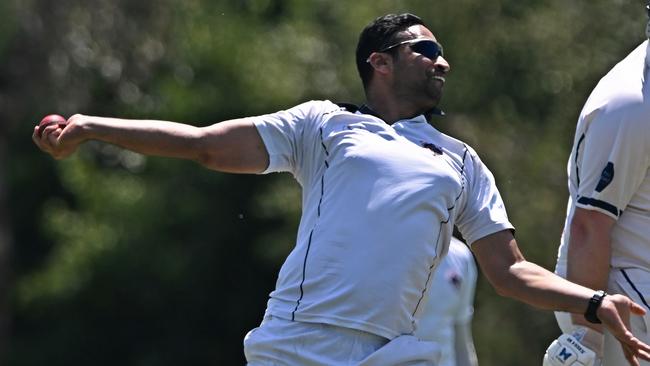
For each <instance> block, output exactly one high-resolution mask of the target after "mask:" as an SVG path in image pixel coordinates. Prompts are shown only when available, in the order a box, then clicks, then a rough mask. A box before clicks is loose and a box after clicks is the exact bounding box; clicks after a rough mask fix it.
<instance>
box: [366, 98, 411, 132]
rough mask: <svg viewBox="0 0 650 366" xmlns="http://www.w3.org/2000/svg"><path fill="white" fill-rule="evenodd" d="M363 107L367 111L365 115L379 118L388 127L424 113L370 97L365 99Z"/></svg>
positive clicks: (405, 105) (400, 104)
mask: <svg viewBox="0 0 650 366" xmlns="http://www.w3.org/2000/svg"><path fill="white" fill-rule="evenodd" d="M365 107H366V108H367V109H369V111H367V112H366V113H368V114H372V115H375V116H377V117H379V118H381V119H382V120H384V122H386V123H388V124H389V125H392V124H393V123H395V122H397V121H400V120H403V119H408V118H413V117H416V116H418V115H420V114H422V113H424V111H421V110H418V108H416V107H415V106H413V105H408V104H402V103H396V102H394V101H392V100H378V99H377V98H370V97H369V98H367V102H366V104H365Z"/></svg>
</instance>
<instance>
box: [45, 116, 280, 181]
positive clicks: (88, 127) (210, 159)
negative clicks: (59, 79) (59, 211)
mask: <svg viewBox="0 0 650 366" xmlns="http://www.w3.org/2000/svg"><path fill="white" fill-rule="evenodd" d="M40 132H41V133H39V131H38V127H35V128H34V133H33V134H32V140H33V141H34V143H35V144H36V145H37V146H38V147H39V148H40V149H41V150H43V151H45V152H47V153H49V154H50V155H52V156H53V157H54V158H56V159H63V158H65V157H67V156H69V155H71V154H73V153H74V152H75V151H76V150H77V149H78V147H79V146H80V145H81V144H83V143H84V142H86V141H90V140H96V141H102V142H106V143H109V144H113V145H117V146H120V147H122V148H125V149H128V150H131V151H134V152H137V153H140V154H144V155H153V156H164V157H172V158H181V159H188V160H194V161H197V162H199V163H200V164H202V165H204V166H205V167H207V168H210V169H213V170H218V171H223V172H231V173H260V172H262V171H263V170H264V169H266V167H267V166H268V163H269V156H268V153H267V151H266V148H265V147H264V143H263V141H262V138H261V137H260V135H259V133H258V132H257V129H256V128H255V126H254V125H253V122H252V121H251V120H249V119H236V120H230V121H225V122H220V123H216V124H213V125H211V126H207V127H195V126H191V125H187V124H182V123H175V122H167V121H154V120H127V119H119V118H106V117H93V116H85V115H80V114H77V115H74V116H72V117H70V119H68V123H67V125H66V126H65V128H61V127H59V126H57V125H52V126H49V127H47V128H45V129H44V131H40ZM39 135H40V136H39Z"/></svg>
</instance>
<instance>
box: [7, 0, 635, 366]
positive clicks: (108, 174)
mask: <svg viewBox="0 0 650 366" xmlns="http://www.w3.org/2000/svg"><path fill="white" fill-rule="evenodd" d="M642 5H643V4H642V2H641V1H632V2H628V1H620V0H616V1H614V0H594V1H588V2H586V1H581V2H578V1H566V0H564V1H561V0H547V1H534V0H529V1H522V0H500V1H499V0H495V1H482V2H479V1H469V0H444V1H443V0H440V1H430V0H428V1H424V0H401V1H400V0H373V1H366V0H362V1H351V2H343V1H339V2H335V1H331V0H329V1H328V0H307V1H303V0H300V1H299V0H238V1H226V0H186V1H172V0H158V1H155V2H153V1H152V2H134V1H127V0H119V1H114V0H95V1H91V2H88V1H82V0H61V1H47V0H33V1H18V0H14V1H9V0H7V1H5V2H0V70H2V72H1V73H0V121H2V122H1V124H0V141H2V142H3V146H1V147H2V150H3V151H8V154H4V155H3V154H0V159H2V158H3V156H6V157H5V159H4V161H0V169H1V168H4V170H3V171H0V180H1V181H0V183H4V185H3V184H0V187H3V186H5V187H6V189H7V190H8V194H6V196H7V197H8V199H7V201H8V202H7V204H6V205H7V207H5V209H6V210H5V211H7V212H9V213H10V217H9V219H8V220H7V221H8V224H10V228H11V234H12V235H5V236H2V237H0V240H5V243H4V244H8V243H9V240H10V238H13V241H12V243H13V248H12V251H11V252H9V253H10V255H11V266H10V268H11V270H12V271H13V275H12V276H7V278H9V279H11V280H12V282H11V288H10V291H9V293H8V295H9V299H10V301H9V304H10V309H11V311H10V313H9V314H8V315H9V316H10V317H11V319H12V325H11V328H10V333H11V337H10V341H9V343H8V345H5V346H8V347H9V349H10V353H9V355H5V358H6V360H2V361H0V363H2V364H8V365H12V366H31V365H43V364H48V365H59V364H60V365H82V364H83V365H86V364H92V365H116V364H119V365H179V364H182V365H207V364H241V363H243V353H242V348H243V347H242V339H243V336H244V335H245V333H246V332H247V331H248V330H249V329H251V328H253V327H255V326H256V325H257V324H258V323H259V321H260V320H261V316H262V314H263V310H264V307H265V302H266V299H267V295H268V293H269V292H270V291H271V290H272V288H273V286H274V282H275V278H276V273H277V270H278V269H279V266H280V265H281V263H282V261H283V259H284V257H285V256H286V254H287V253H288V251H289V250H291V248H292V246H293V241H294V240H295V230H296V228H297V220H298V218H299V213H300V192H299V187H298V185H297V184H296V183H295V182H294V181H293V180H292V179H291V177H290V176H285V175H271V176H264V177H261V176H238V175H225V174H218V173H214V172H210V171H207V170H205V169H202V168H200V167H198V166H197V165H196V164H194V163H190V162H182V161H175V160H169V159H160V158H147V157H143V156H140V155H138V154H134V153H130V152H127V151H123V150H121V149H118V148H115V147H112V146H107V145H101V144H95V143H90V144H88V145H86V146H84V147H83V148H82V149H81V151H80V152H79V153H78V154H76V155H75V156H74V157H72V158H70V159H67V160H64V161H60V162H55V161H53V160H52V159H50V158H48V157H47V156H45V155H44V154H42V153H40V152H39V151H37V149H36V148H35V147H34V146H33V145H32V144H31V143H30V141H29V135H30V134H31V130H32V128H33V125H34V124H35V123H36V122H37V121H38V120H39V119H40V117H42V116H43V115H45V114H48V113H60V114H64V115H66V116H69V115H71V114H73V113H85V114H99V115H112V116H121V117H132V118H158V119H166V120H175V121H179V122H185V123H190V124H194V125H197V126H203V125H208V124H211V123H214V122H217V121H221V120H224V119H229V118H234V117H240V116H247V115H255V114H262V113H267V112H272V111H275V110H279V109H282V108H286V107H289V106H292V105H294V104H297V103H299V102H302V101H305V100H308V99H316V98H328V99H332V100H335V101H350V102H356V103H360V102H362V101H363V93H362V89H361V86H360V82H359V81H358V77H357V75H356V70H355V66H354V49H355V46H356V40H357V36H358V33H359V32H360V30H361V28H362V27H363V26H364V25H365V24H366V23H368V22H369V21H370V20H371V19H373V18H374V17H376V16H378V15H381V14H384V13H387V12H404V11H410V12H414V13H416V14H419V15H420V16H422V17H423V18H424V19H425V20H426V21H427V22H428V23H429V25H430V28H431V29H432V30H433V31H434V33H435V34H436V36H437V37H438V38H439V40H440V41H441V42H442V43H443V44H444V45H445V52H446V54H445V56H446V58H447V59H448V60H449V61H450V63H451V65H452V73H451V75H450V76H449V78H448V82H447V86H446V90H445V96H444V100H443V108H444V109H445V110H446V111H447V112H448V116H447V117H445V118H443V119H440V120H438V121H436V122H435V124H436V126H437V127H438V128H439V129H441V130H443V131H445V132H448V133H450V134H452V135H454V136H457V137H459V138H461V139H462V140H465V141H467V142H468V143H469V144H470V145H472V146H473V147H474V148H475V149H476V150H477V151H478V152H479V154H480V155H481V156H482V158H483V159H484V160H485V161H486V162H487V163H488V166H490V168H491V169H492V171H493V172H494V173H495V176H496V177H497V183H498V185H499V187H500V190H501V192H502V194H503V196H504V199H505V201H506V204H507V206H508V208H509V214H510V217H511V219H512V221H513V222H514V223H515V225H516V226H517V229H518V232H517V236H518V240H519V242H520V245H521V247H522V249H523V251H524V254H525V255H526V256H527V257H528V258H529V259H532V260H533V261H536V262H538V263H540V264H542V265H544V266H545V267H547V268H550V269H552V267H553V265H554V261H555V252H556V248H557V244H558V243H559V237H560V233H561V228H562V224H563V219H564V211H565V205H566V198H567V193H566V173H565V170H566V169H565V164H566V159H567V157H568V154H569V149H570V146H571V141H572V134H573V129H574V127H575V120H576V117H577V115H578V113H579V110H580V108H581V106H582V103H583V102H584V100H585V99H586V97H587V95H588V93H589V91H590V89H591V88H592V87H593V86H594V85H595V83H596V81H597V80H598V78H599V77H600V76H601V75H602V74H604V73H605V72H606V71H607V70H608V69H609V68H610V67H611V66H612V65H613V64H614V63H615V62H616V61H618V60H619V59H620V58H621V57H622V56H624V55H625V54H626V53H627V52H628V51H630V50H631V49H632V48H633V47H634V46H636V45H637V44H638V43H639V42H640V41H641V40H642V39H643V29H644V26H645V15H644V13H643V8H642ZM0 197H2V192H1V190H0ZM2 202H3V201H2V200H0V204H2ZM0 211H2V210H0ZM1 217H2V216H1V215H0V218H1ZM5 224H7V223H5ZM2 227H3V226H2V225H0V228H2ZM0 247H2V246H0ZM2 255H5V257H4V259H6V255H9V254H6V252H3V253H0V263H5V262H3V257H2ZM7 270H8V269H7V268H5V271H7ZM3 273H4V272H3ZM369 275H372V274H369ZM5 280H6V279H5ZM0 302H2V298H0ZM476 302H477V304H476V314H475V324H474V332H475V338H476V339H475V340H476V345H477V349H478V354H479V359H480V361H481V364H483V365H506V366H507V365H513V366H514V365H532V364H539V361H540V360H541V357H542V354H543V351H544V349H545V348H546V346H547V345H548V343H549V342H550V340H552V339H553V338H554V337H555V336H556V335H557V334H558V330H557V327H556V325H555V323H554V319H553V315H552V313H550V312H541V311H538V310H534V309H532V308H530V307H528V306H527V305H523V304H520V303H517V302H514V301H512V300H508V299H504V298H500V297H498V296H497V295H496V294H495V293H494V291H493V290H492V288H491V287H490V286H489V284H487V281H485V280H484V279H483V278H481V279H479V286H478V293H477V300H476ZM1 309H3V307H2V306H0V311H1ZM5 315H7V314H5ZM0 323H1V322H0ZM0 326H2V324H0ZM1 333H2V329H0V334H1ZM495 333H496V336H495ZM0 338H1V337H0ZM0 342H2V339H0ZM5 343H6V341H5ZM0 346H1V345H0ZM1 349H2V347H0V350H1ZM0 356H2V355H0ZM5 361H6V362H5Z"/></svg>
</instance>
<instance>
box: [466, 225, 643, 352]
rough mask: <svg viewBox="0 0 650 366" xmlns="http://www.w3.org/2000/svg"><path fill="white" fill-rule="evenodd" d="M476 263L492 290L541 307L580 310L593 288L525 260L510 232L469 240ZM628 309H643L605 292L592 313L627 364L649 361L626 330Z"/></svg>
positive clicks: (584, 305)
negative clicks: (639, 360) (609, 334)
mask: <svg viewBox="0 0 650 366" xmlns="http://www.w3.org/2000/svg"><path fill="white" fill-rule="evenodd" d="M472 250H473V251H474V254H475V256H476V258H477V260H478V262H479V265H480V267H481V269H482V271H483V273H484V274H485V276H486V277H487V279H488V281H490V283H491V284H492V286H494V288H495V289H496V291H497V292H498V293H499V294H500V295H502V296H507V297H512V298H515V299H518V300H520V301H522V302H525V303H527V304H530V305H533V306H536V307H538V308H542V309H548V310H559V311H566V312H570V313H575V314H583V313H584V312H585V310H586V309H587V306H588V304H589V299H590V298H591V297H592V295H593V294H594V290H592V289H589V288H587V287H584V286H580V285H577V284H574V283H572V282H569V281H567V280H565V279H563V278H561V277H559V276H557V275H555V274H554V273H552V272H550V271H548V270H546V269H544V268H542V267H540V266H538V265H536V264H534V263H532V262H528V261H526V259H525V258H524V256H523V255H522V254H521V252H520V251H519V248H518V247H517V242H516V241H515V239H514V237H513V235H512V232H510V231H509V230H504V231H500V232H497V233H494V234H491V235H488V236H486V237H484V238H481V239H479V240H477V241H476V242H474V243H472ZM630 313H634V314H638V315H642V314H645V311H644V309H643V308H642V307H641V306H639V305H638V304H635V303H634V302H632V301H631V300H630V299H629V298H627V297H625V296H622V295H609V296H605V297H604V299H603V301H602V303H601V305H600V307H599V308H598V310H597V312H596V315H597V317H598V318H599V319H600V320H601V321H602V323H603V325H604V326H605V327H607V328H608V329H609V331H610V332H611V333H612V335H614V336H615V337H616V338H617V339H618V340H619V342H620V343H621V345H622V346H623V350H624V352H625V356H626V358H627V359H628V361H629V362H630V364H631V365H638V362H637V361H636V357H638V358H641V359H643V360H649V361H650V346H648V345H646V344H645V343H642V342H641V341H639V340H638V339H637V338H635V337H634V336H633V335H632V333H631V332H630V331H629V326H628V324H629V317H630Z"/></svg>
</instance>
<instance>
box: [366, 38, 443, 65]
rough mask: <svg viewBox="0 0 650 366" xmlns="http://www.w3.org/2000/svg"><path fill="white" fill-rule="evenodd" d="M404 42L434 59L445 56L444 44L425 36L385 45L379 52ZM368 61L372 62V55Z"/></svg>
mask: <svg viewBox="0 0 650 366" xmlns="http://www.w3.org/2000/svg"><path fill="white" fill-rule="evenodd" d="M403 44H407V45H409V47H411V50H413V51H415V52H417V53H419V54H421V55H422V56H425V57H427V58H428V59H430V60H433V61H435V60H437V59H438V57H441V56H443V51H442V45H441V44H440V43H438V42H436V41H434V40H432V39H423V38H415V39H409V40H406V41H402V42H398V43H395V44H393V45H390V46H388V47H384V48H382V49H381V50H379V51H377V52H387V51H389V50H391V49H393V48H395V47H399V46H401V45H403ZM366 62H370V57H368V59H367V60H366Z"/></svg>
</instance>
